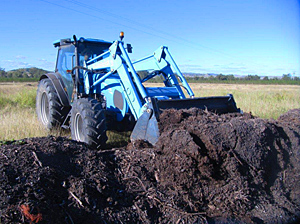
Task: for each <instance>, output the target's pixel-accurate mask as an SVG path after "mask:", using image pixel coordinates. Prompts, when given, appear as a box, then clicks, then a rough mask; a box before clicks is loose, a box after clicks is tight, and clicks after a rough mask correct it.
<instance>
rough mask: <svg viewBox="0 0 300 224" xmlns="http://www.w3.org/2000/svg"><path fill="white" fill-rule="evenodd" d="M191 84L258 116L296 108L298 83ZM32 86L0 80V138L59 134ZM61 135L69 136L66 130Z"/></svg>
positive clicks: (198, 93) (299, 91)
mask: <svg viewBox="0 0 300 224" xmlns="http://www.w3.org/2000/svg"><path fill="white" fill-rule="evenodd" d="M148 85H149V86H150V85H151V86H154V85H155V84H152V83H150V84H148ZM191 87H192V89H193V91H194V92H195V95H196V96H198V97H201V96H217V95H226V94H228V93H232V94H233V95H234V98H235V100H236V103H237V106H238V107H240V108H241V109H242V110H243V111H245V112H252V113H253V114H254V115H256V116H259V117H262V118H274V119H276V118H277V117H278V116H279V115H280V114H282V113H284V112H286V111H288V110H290V109H294V108H300V86H290V85H244V84H237V85H230V84H201V83H197V84H196V83H192V84H191ZM36 88H37V85H36V84H26V83H0V141H1V140H12V139H22V138H28V137H39V136H47V135H49V134H52V135H61V134H62V133H60V132H59V131H54V132H52V133H49V132H47V131H46V130H45V129H43V127H41V125H40V124H39V123H38V121H37V117H36V113H35V94H36ZM63 135H64V136H70V133H68V132H67V133H63ZM108 136H109V142H108V143H109V144H114V143H115V142H116V141H118V140H120V139H121V140H120V144H122V143H121V142H124V141H126V139H128V136H129V134H128V133H114V132H108ZM116 146H117V145H116Z"/></svg>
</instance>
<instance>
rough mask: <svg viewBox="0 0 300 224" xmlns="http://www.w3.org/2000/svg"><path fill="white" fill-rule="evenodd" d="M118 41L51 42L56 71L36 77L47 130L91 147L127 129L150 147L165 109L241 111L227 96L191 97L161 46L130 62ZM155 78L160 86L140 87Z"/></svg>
mask: <svg viewBox="0 0 300 224" xmlns="http://www.w3.org/2000/svg"><path fill="white" fill-rule="evenodd" d="M123 37H124V34H123V33H122V32H121V35H120V40H116V41H114V42H107V41H103V40H96V39H87V38H83V37H81V38H79V39H77V38H76V36H75V35H74V36H73V38H72V39H61V40H60V41H56V42H54V46H55V47H58V56H57V62H56V69H55V72H54V73H49V74H45V75H43V76H42V77H41V79H40V82H39V86H38V90H37V100H36V109H37V115H38V118H39V120H40V121H41V122H42V124H43V125H44V126H45V127H46V128H48V129H53V128H55V127H63V128H70V129H71V135H72V138H73V139H74V140H77V141H81V142H86V143H87V144H89V145H90V146H92V147H96V148H101V147H102V146H103V145H104V144H105V142H106V141H107V136H106V131H107V130H117V131H132V134H131V140H132V141H135V140H145V141H148V142H149V143H151V144H153V145H154V144H155V143H156V142H157V141H158V138H159V135H160V133H159V128H158V121H159V117H160V114H161V113H162V111H163V110H165V109H169V108H175V109H188V108H192V107H196V108H200V109H203V110H209V111H213V112H216V113H230V112H239V111H240V110H239V109H238V108H237V107H236V103H235V101H234V99H233V96H232V95H227V96H215V97H201V98H196V97H194V93H193V91H192V89H191V88H190V86H189V84H188V83H187V81H186V79H185V78H184V76H183V75H182V73H181V72H180V70H179V68H178V67H177V65H176V63H175V61H174V60H173V58H172V56H171V54H170V52H169V50H168V48H167V47H165V46H161V47H159V48H158V49H157V50H156V51H155V52H154V53H153V54H152V55H149V56H147V57H145V58H142V59H140V60H137V61H134V62H132V61H131V59H130V57H129V56H128V53H131V51H132V47H131V45H130V44H127V45H125V44H124V42H123V41H122V40H123ZM158 76H160V79H161V80H163V81H162V82H163V87H147V86H146V85H144V84H145V82H146V81H148V80H150V79H152V78H155V77H158ZM183 89H184V90H185V92H186V94H187V95H188V97H186V95H185V94H184V91H183Z"/></svg>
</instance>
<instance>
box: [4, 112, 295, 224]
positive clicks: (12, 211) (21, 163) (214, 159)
mask: <svg viewBox="0 0 300 224" xmlns="http://www.w3.org/2000/svg"><path fill="white" fill-rule="evenodd" d="M159 128H160V131H161V137H160V139H159V142H158V143H157V145H156V146H155V147H152V146H151V145H150V144H148V143H146V142H141V141H140V142H135V143H130V144H129V145H128V146H127V147H126V148H119V149H111V150H106V151H100V152H99V151H95V150H93V149H90V148H88V147H86V146H85V145H84V144H81V143H77V142H74V141H71V140H68V139H66V138H60V137H59V138H55V137H51V136H50V137H45V138H33V139H24V140H21V141H15V142H10V143H7V144H5V145H2V146H0V173H1V175H0V217H1V218H0V223H30V222H31V223H296V222H297V221H299V218H300V175H299V173H300V161H299V160H300V110H299V109H297V110H291V111H289V112H288V113H286V114H284V115H282V116H281V117H280V118H279V119H278V120H277V121H274V120H265V119H259V118H254V117H252V116H251V115H250V114H244V115H241V114H226V115H216V114H213V113H207V112H205V111H202V110H197V109H190V110H179V111H175V110H174V111H173V110H168V111H165V112H164V113H163V114H162V115H161V119H160V123H159Z"/></svg>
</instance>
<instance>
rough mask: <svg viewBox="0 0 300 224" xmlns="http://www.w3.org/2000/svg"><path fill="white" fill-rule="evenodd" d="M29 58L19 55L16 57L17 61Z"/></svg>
mask: <svg viewBox="0 0 300 224" xmlns="http://www.w3.org/2000/svg"><path fill="white" fill-rule="evenodd" d="M26 58H27V57H26V56H24V55H17V56H16V59H26Z"/></svg>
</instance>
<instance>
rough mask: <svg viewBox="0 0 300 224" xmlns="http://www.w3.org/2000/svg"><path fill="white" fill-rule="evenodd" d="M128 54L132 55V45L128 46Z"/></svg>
mask: <svg viewBox="0 0 300 224" xmlns="http://www.w3.org/2000/svg"><path fill="white" fill-rule="evenodd" d="M127 52H128V53H132V46H131V44H127Z"/></svg>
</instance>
